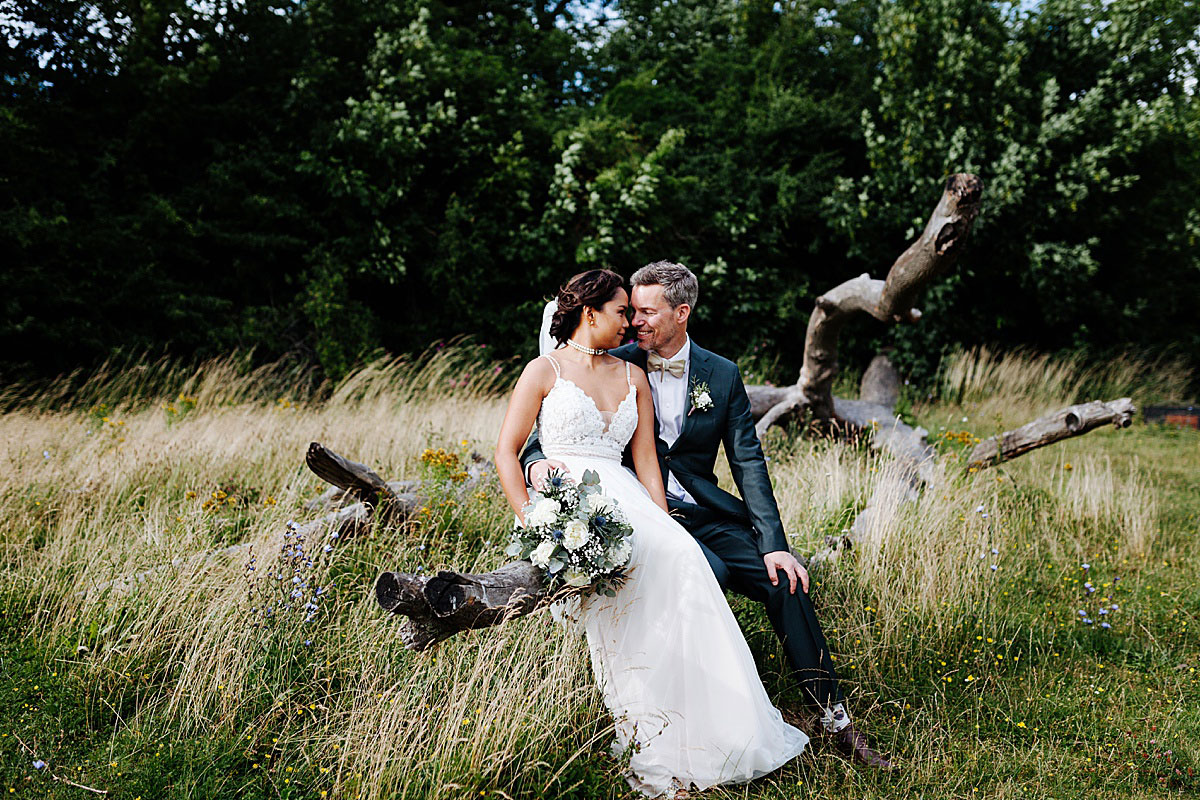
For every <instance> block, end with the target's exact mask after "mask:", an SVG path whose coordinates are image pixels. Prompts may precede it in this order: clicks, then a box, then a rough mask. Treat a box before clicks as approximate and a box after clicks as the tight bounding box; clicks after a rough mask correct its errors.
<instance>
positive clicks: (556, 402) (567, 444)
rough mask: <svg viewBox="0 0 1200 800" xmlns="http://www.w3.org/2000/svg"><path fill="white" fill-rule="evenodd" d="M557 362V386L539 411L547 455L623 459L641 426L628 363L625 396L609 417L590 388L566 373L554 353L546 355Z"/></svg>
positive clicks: (539, 430)
mask: <svg viewBox="0 0 1200 800" xmlns="http://www.w3.org/2000/svg"><path fill="white" fill-rule="evenodd" d="M542 358H545V359H547V360H548V361H549V362H550V363H551V364H552V365H553V366H554V374H555V376H556V377H555V380H554V386H553V387H551V389H550V391H549V393H547V395H546V396H545V398H543V399H542V409H541V411H539V412H538V438H539V439H540V440H541V445H542V453H543V454H545V456H546V457H547V458H557V457H561V456H587V457H594V458H604V459H612V460H616V461H620V460H621V453H622V452H623V451H624V450H625V445H627V444H629V440H630V439H631V438H632V437H633V431H634V430H635V429H636V428H637V416H638V415H637V387H635V386H634V385H633V379H632V378H631V377H630V373H629V363H628V362H626V363H625V382H626V383H627V384H628V386H629V389H628V391H627V392H626V394H625V399H624V400H622V401H621V403H620V405H618V406H617V410H616V411H614V412H611V413H612V416H611V417H606V415H605V412H602V411H601V410H600V409H599V408H598V407H597V406H596V402H595V401H594V400H592V398H591V396H590V395H588V394H587V392H585V391H583V389H580V388H579V386H578V385H576V384H575V382H574V381H572V380H570V379H569V378H564V377H563V376H562V370H560V369H559V366H558V362H557V361H556V360H555V359H554V357H553V356H548V355H547V356H542Z"/></svg>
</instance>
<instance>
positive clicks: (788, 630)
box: [521, 340, 842, 707]
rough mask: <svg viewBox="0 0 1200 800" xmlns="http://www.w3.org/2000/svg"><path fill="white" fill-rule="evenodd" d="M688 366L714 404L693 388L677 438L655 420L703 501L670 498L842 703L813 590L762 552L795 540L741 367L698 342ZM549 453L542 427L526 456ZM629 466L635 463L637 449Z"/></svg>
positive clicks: (665, 457) (675, 467)
mask: <svg viewBox="0 0 1200 800" xmlns="http://www.w3.org/2000/svg"><path fill="white" fill-rule="evenodd" d="M609 353H610V354H611V355H614V356H617V357H619V358H623V359H625V360H626V361H629V362H631V363H633V364H636V365H637V366H639V367H641V368H642V369H643V370H644V369H645V368H646V358H647V355H646V351H645V350H642V349H641V348H640V347H638V346H637V345H636V344H628V345H625V346H624V347H620V348H617V349H615V350H610V351H609ZM688 372H689V375H688V385H689V387H693V386H695V385H696V384H700V383H705V384H707V385H708V390H709V394H710V395H711V397H712V399H713V403H714V406H713V408H711V409H709V410H708V411H699V410H695V409H692V407H691V391H690V390H689V391H688V392H687V400H686V401H685V404H686V405H685V408H686V410H685V412H684V419H683V426H682V430H681V431H680V434H679V438H677V439H676V440H675V443H674V444H672V445H670V446H668V445H667V443H666V442H665V441H663V440H662V439H661V438H659V436H658V431H659V425H658V419H657V418H656V419H655V421H654V434H655V443H656V446H657V448H658V464H659V467H660V468H661V469H662V477H663V486H666V485H667V484H668V478H667V472H668V470H670V472H671V473H673V474H674V475H675V477H676V479H678V481H679V483H680V485H682V486H683V488H684V489H686V490H687V492H688V494H690V495H691V496H692V497H693V498H694V499H695V500H696V503H687V502H681V501H678V500H672V499H668V500H667V504H668V505H669V506H670V507H671V509H672V512H673V513H674V515H675V516H676V517H677V518H678V519H679V522H680V523H681V524H682V525H683V526H684V527H685V528H687V530H688V532H690V533H691V534H692V536H694V537H695V538H696V541H698V542H699V543H700V546H701V549H702V550H703V551H704V555H705V557H706V558H707V559H708V561H709V563H710V564H711V565H712V567H713V572H714V573H715V574H716V576H717V579H718V580H719V581H720V583H721V585H722V586H723V587H725V588H727V589H732V590H733V591H735V592H737V593H738V594H742V595H745V596H746V597H749V598H750V599H751V600H755V601H757V602H760V603H764V604H765V605H766V607H767V616H768V617H769V618H770V620H771V624H772V625H774V627H775V632H776V634H778V636H779V639H780V641H781V642H782V643H783V646H784V650H785V651H786V652H787V657H788V661H789V662H790V663H791V665H792V667H793V669H795V671H796V675H797V678H798V679H799V680H800V682H801V685H802V686H803V688H804V689H805V690H806V692H807V693H808V694H809V696H810V698H811V699H812V700H813V701H814V702H816V703H817V704H818V705H820V706H822V707H826V706H829V705H832V704H833V703H837V702H841V700H842V696H841V690H840V689H839V688H838V684H837V675H836V673H835V671H834V668H833V661H832V660H831V659H830V657H829V646H828V645H827V644H826V642H825V635H824V633H822V631H821V625H820V623H819V622H818V621H817V615H816V613H815V612H814V611H813V607H812V603H811V601H810V600H809V598H808V595H807V594H805V593H804V592H803V591H802V590H800V589H799V588H797V590H796V593H795V594H791V592H790V589H789V583H788V580H787V576H786V575H784V574H781V575H780V576H779V577H780V581H779V584H778V585H772V583H771V580H770V578H768V577H767V570H766V566H765V565H764V564H763V555H765V554H767V553H772V552H777V551H780V550H784V551H787V550H790V548H789V547H788V543H787V537H786V536H785V535H784V532H783V523H782V521H781V520H780V519H779V507H778V506H777V505H776V503H775V495H774V493H773V492H772V491H771V479H770V477H769V476H768V475H767V465H766V459H764V458H763V452H762V446H761V445H760V444H759V441H758V435H757V434H756V433H755V431H754V420H753V418H752V417H751V416H750V399H749V398H748V397H747V396H746V387H745V386H744V385H743V384H742V376H741V374H740V373H739V371H738V368H737V365H736V364H734V363H733V362H732V361H730V360H728V359H726V358H722V357H721V356H718V355H716V354H715V353H710V352H709V351H707V350H704V349H703V348H701V347H699V346H697V345H696V342H695V341H694V340H693V341H692V342H691V356H690V363H689V368H688ZM722 442H723V443H724V444H725V454H726V456H727V457H728V459H729V467H730V472H731V473H732V474H733V481H734V483H735V484H737V488H738V491H739V492H741V495H742V498H743V499H738V498H737V497H735V496H734V495H732V494H730V493H729V492H727V491H725V490H724V489H722V488H720V486H718V485H717V476H716V474H715V472H714V467H715V466H716V461H717V449H718V447H719V446H720V445H721V443H722ZM544 458H545V456H544V455H542V451H541V446H540V443H539V441H538V438H537V432H536V431H534V433H533V435H532V436H531V437H530V439H529V442H528V443H527V444H526V445H525V450H524V452H523V453H522V454H521V463H522V465H523V466H525V467H528V466H529V465H530V464H532V463H533V462H535V461H540V460H542V459H544ZM625 464H626V466H628V467H630V468H632V461H631V458H630V453H629V450H628V449H626V451H625Z"/></svg>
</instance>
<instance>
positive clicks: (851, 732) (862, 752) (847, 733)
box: [827, 722, 896, 769]
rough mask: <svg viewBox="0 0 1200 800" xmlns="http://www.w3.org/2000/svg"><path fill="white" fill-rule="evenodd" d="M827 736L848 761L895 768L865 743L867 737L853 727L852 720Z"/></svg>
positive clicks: (881, 767) (879, 767) (877, 767)
mask: <svg viewBox="0 0 1200 800" xmlns="http://www.w3.org/2000/svg"><path fill="white" fill-rule="evenodd" d="M827 736H828V738H829V739H831V740H832V741H833V746H834V748H835V749H836V750H837V751H838V752H839V753H841V754H842V755H843V756H845V757H846V758H848V759H849V760H850V761H856V762H858V763H859V764H865V765H866V766H868V767H875V768H876V769H896V765H895V764H893V763H892V762H891V761H888V760H887V759H886V758H884V757H883V756H881V755H880V754H879V753H878V752H877V751H875V750H873V749H871V747H870V746H869V745H868V744H867V737H866V736H864V735H863V734H862V733H861V732H859V731H858V730H857V729H856V728H855V727H854V723H853V722H852V723H850V724H849V725H847V726H846V727H844V728H842V729H841V730H840V731H838V732H837V733H833V734H827Z"/></svg>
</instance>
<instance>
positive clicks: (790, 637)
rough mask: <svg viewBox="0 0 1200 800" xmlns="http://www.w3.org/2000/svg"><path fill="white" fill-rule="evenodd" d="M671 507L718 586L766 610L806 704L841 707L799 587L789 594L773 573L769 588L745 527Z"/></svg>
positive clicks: (706, 512)
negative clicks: (698, 545)
mask: <svg viewBox="0 0 1200 800" xmlns="http://www.w3.org/2000/svg"><path fill="white" fill-rule="evenodd" d="M671 506H672V510H673V512H674V513H673V515H674V516H675V517H676V519H678V520H679V522H680V524H682V525H683V527H685V528H687V530H688V532H689V533H691V534H692V536H693V537H695V539H696V540H697V541H698V542H699V543H700V546H701V550H703V551H704V555H705V556H706V557H707V558H708V559H709V563H710V564H712V566H713V571H714V572H715V573H716V574H717V578H718V580H720V582H721V585H722V586H723V587H725V588H727V589H730V590H732V591H734V592H737V593H738V594H740V595H742V596H744V597H747V598H749V599H751V600H753V601H755V602H758V603H762V604H764V605H765V606H766V609H767V617H768V619H770V620H771V625H772V626H773V627H774V628H775V634H776V636H778V637H779V641H780V643H782V645H783V649H784V652H785V654H786V655H787V660H788V663H789V664H790V665H791V667H792V670H793V674H794V675H795V678H796V680H797V681H798V682H799V684H800V687H801V689H803V690H804V693H805V695H806V697H807V698H808V699H809V701H810V702H812V703H813V704H815V705H816V706H817V707H818V708H821V709H824V708H827V707H829V706H832V705H833V704H835V703H840V702H842V699H843V698H842V691H841V688H840V687H839V686H838V679H837V672H836V670H835V669H834V667H833V659H831V658H830V653H829V645H828V644H827V643H826V641H825V633H824V632H823V631H822V630H821V623H820V622H819V621H818V620H817V614H816V611H815V610H814V609H813V605H812V600H810V599H809V597H808V594H806V593H805V592H804V590H803V589H802V588H800V587H799V586H797V587H796V593H795V594H792V593H791V587H790V583H789V581H788V577H787V575H786V574H785V573H783V572H780V573H778V576H779V584H778V585H774V584H772V583H771V579H770V578H769V577H768V576H767V569H766V566H765V565H764V564H763V559H762V555H760V554H759V552H758V546H757V539H756V537H755V535H754V531H753V529H752V528H751V527H750V525H749V524H748V523H744V522H741V521H739V520H736V519H731V518H729V517H727V516H725V515H723V514H719V513H717V512H715V511H712V510H711V509H707V508H704V507H702V506H697V505H693V504H691V503H679V502H674V501H673V502H672V503H671ZM714 557H715V559H717V561H714Z"/></svg>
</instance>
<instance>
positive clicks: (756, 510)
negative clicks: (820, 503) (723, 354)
mask: <svg viewBox="0 0 1200 800" xmlns="http://www.w3.org/2000/svg"><path fill="white" fill-rule="evenodd" d="M732 384H733V385H732V387H731V389H730V392H729V399H728V401H727V402H728V406H727V408H728V409H729V413H728V415H727V418H726V425H725V433H724V436H723V441H724V443H725V456H726V458H728V459H729V471H730V472H731V473H732V474H733V482H734V483H735V484H737V488H738V491H739V492H741V495H742V500H743V501H745V503H746V508H747V509H749V511H750V524H751V525H753V526H754V531H755V533H757V534H758V552H759V554H761V555H766V554H767V553H774V552H776V551H779V550H785V551H787V550H790V549H791V548H789V547H788V541H787V536H785V535H784V533H783V521H782V520H780V518H779V506H778V505H777V504H776V502H775V493H774V492H773V491H772V489H771V477H770V476H769V475H768V474H767V460H766V459H765V458H764V457H763V451H762V444H761V443H760V442H759V441H758V434H757V433H756V432H755V430H754V418H753V417H752V416H751V414H750V398H749V397H748V396H747V395H746V386H745V384H743V383H742V374H741V372H740V371H738V369H737V367H734V373H733V381H732Z"/></svg>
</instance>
